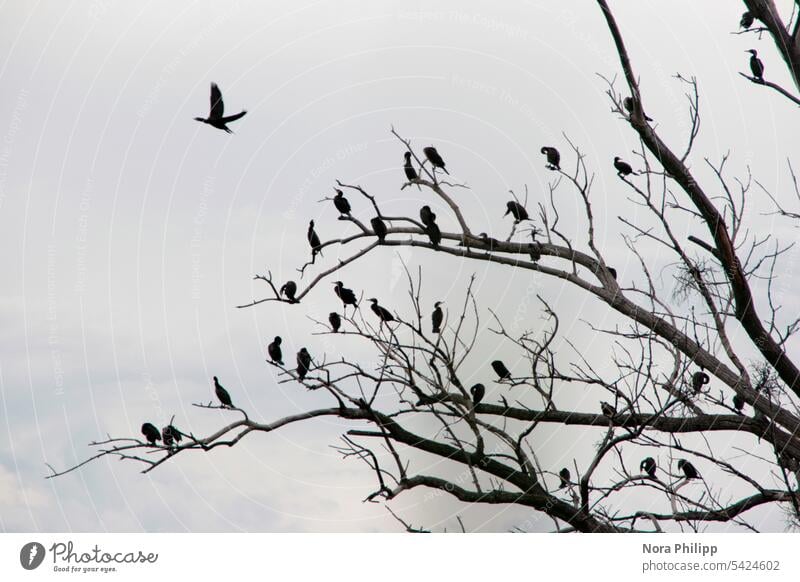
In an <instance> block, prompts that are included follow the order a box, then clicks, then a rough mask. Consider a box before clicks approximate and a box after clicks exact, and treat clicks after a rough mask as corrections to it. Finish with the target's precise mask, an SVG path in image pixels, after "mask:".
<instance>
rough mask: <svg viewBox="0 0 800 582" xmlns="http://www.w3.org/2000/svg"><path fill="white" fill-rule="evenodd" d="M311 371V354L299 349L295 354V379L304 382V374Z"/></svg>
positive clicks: (304, 349)
mask: <svg viewBox="0 0 800 582" xmlns="http://www.w3.org/2000/svg"><path fill="white" fill-rule="evenodd" d="M310 369H311V354H309V353H308V350H307V349H306V348H301V349H300V351H299V352H297V377H298V378H300V379H301V380H305V378H306V374H308V371H309V370H310Z"/></svg>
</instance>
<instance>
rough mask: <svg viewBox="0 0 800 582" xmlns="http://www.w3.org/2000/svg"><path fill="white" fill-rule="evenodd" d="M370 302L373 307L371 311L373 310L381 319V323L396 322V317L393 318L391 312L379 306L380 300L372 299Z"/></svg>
mask: <svg viewBox="0 0 800 582" xmlns="http://www.w3.org/2000/svg"><path fill="white" fill-rule="evenodd" d="M370 301H371V302H372V307H371V308H370V309H372V312H373V313H374V314H375V315H377V316H378V318H379V319H380V320H381V321H386V322H389V321H394V316H393V315H392V314H391V313H390V312H389V310H388V309H386V308H385V307H381V306H380V305H378V300H377V299H375V298H374V297H373V298H372V299H370Z"/></svg>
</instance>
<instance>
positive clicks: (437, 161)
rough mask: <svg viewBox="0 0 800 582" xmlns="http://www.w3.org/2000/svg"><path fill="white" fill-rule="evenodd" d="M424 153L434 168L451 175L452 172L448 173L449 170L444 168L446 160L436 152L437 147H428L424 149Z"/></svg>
mask: <svg viewBox="0 0 800 582" xmlns="http://www.w3.org/2000/svg"><path fill="white" fill-rule="evenodd" d="M422 151H423V153H424V154H425V157H426V158H428V161H429V162H430V163H431V165H432V166H433V167H434V168H439V169H440V170H442V171H443V172H444V173H445V174H447V175H448V176H449V175H450V172H448V171H447V168H445V167H444V160H443V159H442V156H440V155H439V152H437V151H436V148H435V147H433V146H428V147H426V148H423V149H422ZM434 171H435V170H434Z"/></svg>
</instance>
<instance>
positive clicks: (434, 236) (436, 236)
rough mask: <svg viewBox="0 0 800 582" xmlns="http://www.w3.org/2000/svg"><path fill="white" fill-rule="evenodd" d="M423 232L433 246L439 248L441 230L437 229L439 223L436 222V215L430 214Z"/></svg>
mask: <svg viewBox="0 0 800 582" xmlns="http://www.w3.org/2000/svg"><path fill="white" fill-rule="evenodd" d="M425 234H427V235H428V239H429V240H430V241H431V244H432V245H433V248H439V243H440V242H442V231H441V230H439V225H438V224H436V215H435V214H431V221H430V223H429V224H426V225H425Z"/></svg>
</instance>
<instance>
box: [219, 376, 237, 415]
mask: <svg viewBox="0 0 800 582" xmlns="http://www.w3.org/2000/svg"><path fill="white" fill-rule="evenodd" d="M214 391H215V392H216V393H217V398H219V401H220V402H221V403H222V406H223V407H228V408H233V402H231V395H230V394H228V391H227V390H225V388H223V387H222V384H220V383H219V379H217V377H216V376H214Z"/></svg>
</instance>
